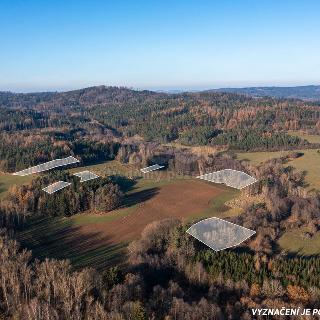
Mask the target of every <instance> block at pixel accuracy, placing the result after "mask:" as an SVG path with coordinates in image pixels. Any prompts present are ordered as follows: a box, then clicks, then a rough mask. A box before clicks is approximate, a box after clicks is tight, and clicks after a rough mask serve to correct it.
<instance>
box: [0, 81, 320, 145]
mask: <svg viewBox="0 0 320 320" xmlns="http://www.w3.org/2000/svg"><path fill="white" fill-rule="evenodd" d="M0 110H1V112H0V127H2V128H3V129H4V130H6V131H8V132H13V131H16V130H35V129H39V128H42V129H43V128H46V129H49V128H50V129H51V130H52V129H56V130H57V129H58V128H60V129H61V128H69V129H70V130H73V129H83V128H84V127H85V126H86V125H87V124H88V123H96V124H99V126H100V127H101V128H104V130H106V129H108V130H110V134H111V135H114V136H119V137H122V138H128V137H134V136H136V135H138V136H140V137H143V138H144V140H146V141H158V142H161V143H167V142H171V141H177V142H180V143H183V144H188V145H199V144H201V145H206V144H211V143H217V144H227V145H230V146H231V147H232V148H235V147H236V148H241V149H244V150H247V149H248V150H251V149H250V148H253V149H257V148H258V149H260V148H261V149H266V150H268V149H267V148H269V149H283V148H291V147H293V146H297V145H300V144H301V143H302V144H303V145H305V144H306V142H305V141H297V140H295V139H294V138H290V137H289V136H286V135H285V134H284V133H283V132H285V131H287V130H304V131H308V132H310V133H314V134H319V133H320V111H319V106H318V105H317V104H316V103H312V102H307V101H299V100H292V99H290V100H285V99H273V98H267V97H263V98H251V97H246V96H243V95H237V94H232V93H221V92H201V93H184V94H165V93H155V92H150V91H134V90H129V89H126V88H116V87H103V86H101V87H93V88H87V89H82V90H75V91H70V92H63V93H39V94H25V95H24V94H12V93H0ZM90 130H91V129H89V130H87V131H86V132H83V134H84V135H85V136H90V135H91V133H90ZM245 131H248V132H247V133H245ZM259 138H260V139H259Z"/></svg>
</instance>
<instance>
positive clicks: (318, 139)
mask: <svg viewBox="0 0 320 320" xmlns="http://www.w3.org/2000/svg"><path fill="white" fill-rule="evenodd" d="M288 134H290V135H291V136H296V137H299V138H301V139H305V140H307V141H309V142H310V143H320V135H313V134H306V133H303V132H300V131H288Z"/></svg>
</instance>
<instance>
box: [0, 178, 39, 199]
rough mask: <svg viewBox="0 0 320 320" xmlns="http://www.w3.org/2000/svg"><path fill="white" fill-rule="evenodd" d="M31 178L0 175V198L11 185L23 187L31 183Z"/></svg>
mask: <svg viewBox="0 0 320 320" xmlns="http://www.w3.org/2000/svg"><path fill="white" fill-rule="evenodd" d="M32 179H33V177H32V176H25V177H20V176H14V175H12V174H9V173H0V198H3V197H4V196H5V194H6V192H7V191H8V189H9V188H10V187H11V186H13V185H23V184H27V183H29V182H31V180H32Z"/></svg>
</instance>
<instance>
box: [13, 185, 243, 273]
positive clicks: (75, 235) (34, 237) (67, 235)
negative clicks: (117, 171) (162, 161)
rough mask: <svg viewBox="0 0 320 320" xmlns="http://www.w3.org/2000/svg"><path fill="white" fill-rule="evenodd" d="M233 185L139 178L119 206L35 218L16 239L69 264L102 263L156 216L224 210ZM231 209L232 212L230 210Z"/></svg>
mask: <svg viewBox="0 0 320 320" xmlns="http://www.w3.org/2000/svg"><path fill="white" fill-rule="evenodd" d="M238 194H239V192H238V191H237V190H233V189H231V188H228V187H225V186H220V185H215V184H212V183H207V182H204V181H200V180H195V179H187V180H172V181H158V180H153V181H152V180H148V181H145V180H144V179H142V180H141V181H140V182H139V183H138V185H137V186H135V188H134V189H133V190H132V191H130V192H129V193H128V196H127V197H126V200H125V205H124V207H123V208H120V209H118V210H114V211H112V212H109V213H105V214H102V215H94V214H89V213H86V214H80V215H75V216H72V217H70V218H54V219H53V218H51V219H48V218H47V219H42V220H35V221H33V222H30V223H29V225H27V226H26V228H25V229H24V231H22V232H20V234H19V240H20V241H21V242H22V243H23V245H25V246H27V247H28V248H29V249H32V250H33V252H34V255H35V256H36V257H39V258H44V257H46V256H49V257H54V258H68V259H70V260H71V262H72V263H73V265H74V266H75V267H83V266H92V267H95V268H98V269H103V268H105V267H106V266H110V265H113V264H114V263H116V262H119V261H121V260H122V258H123V257H124V254H125V252H126V251H125V248H126V245H127V244H128V243H129V242H130V241H132V240H134V239H137V238H139V237H140V235H141V231H142V230H143V229H144V227H145V226H146V225H147V224H149V223H151V222H153V221H156V220H162V219H165V218H170V217H171V218H177V219H181V220H185V221H188V220H193V219H199V218H204V217H211V216H218V217H219V216H220V217H223V216H226V215H228V214H227V213H228V207H226V206H225V205H224V202H225V201H228V200H230V199H232V198H234V197H235V196H236V195H238ZM232 214H234V213H232Z"/></svg>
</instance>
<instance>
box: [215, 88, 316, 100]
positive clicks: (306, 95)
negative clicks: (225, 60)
mask: <svg viewBox="0 0 320 320" xmlns="http://www.w3.org/2000/svg"><path fill="white" fill-rule="evenodd" d="M210 91H215V92H232V93H240V94H246V95H249V96H253V97H267V96H268V97H275V98H289V99H290V98H291V99H302V100H320V86H297V87H248V88H221V89H213V90H210Z"/></svg>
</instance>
